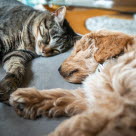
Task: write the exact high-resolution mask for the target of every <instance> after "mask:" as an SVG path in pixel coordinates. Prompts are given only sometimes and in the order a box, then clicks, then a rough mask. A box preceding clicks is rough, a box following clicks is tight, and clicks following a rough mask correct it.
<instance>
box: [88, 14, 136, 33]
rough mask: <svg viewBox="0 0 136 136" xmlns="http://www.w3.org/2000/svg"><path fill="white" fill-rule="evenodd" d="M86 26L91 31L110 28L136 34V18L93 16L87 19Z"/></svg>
mask: <svg viewBox="0 0 136 136" xmlns="http://www.w3.org/2000/svg"><path fill="white" fill-rule="evenodd" d="M85 24H86V28H87V29H88V30H90V31H92V30H100V29H108V30H113V31H114V30H116V31H120V32H124V33H127V34H132V35H134V34H136V18H135V19H134V20H126V19H117V18H109V17H107V16H98V17H92V18H89V19H87V20H86V23H85Z"/></svg>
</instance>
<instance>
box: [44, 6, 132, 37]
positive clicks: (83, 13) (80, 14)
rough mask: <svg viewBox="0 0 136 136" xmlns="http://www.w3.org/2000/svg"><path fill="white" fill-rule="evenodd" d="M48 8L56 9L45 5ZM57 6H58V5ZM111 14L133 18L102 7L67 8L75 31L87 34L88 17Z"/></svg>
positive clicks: (112, 15)
mask: <svg viewBox="0 0 136 136" xmlns="http://www.w3.org/2000/svg"><path fill="white" fill-rule="evenodd" d="M45 7H46V8H47V9H48V10H50V11H53V10H54V9H52V8H49V7H48V6H45ZM56 8H57V7H56ZM103 15H106V16H109V17H114V18H123V19H132V18H133V17H132V15H126V14H120V13H119V12H116V11H110V10H102V9H84V8H82V9H81V8H67V14H66V18H67V20H68V21H69V23H70V24H71V26H72V28H73V29H74V30H75V32H77V33H80V34H86V33H88V32H89V30H87V29H86V27H85V21H86V19H88V18H90V17H95V16H103Z"/></svg>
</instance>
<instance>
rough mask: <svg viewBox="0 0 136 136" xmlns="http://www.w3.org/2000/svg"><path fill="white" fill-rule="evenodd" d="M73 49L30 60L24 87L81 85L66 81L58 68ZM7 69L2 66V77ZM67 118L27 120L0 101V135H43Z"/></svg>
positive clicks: (0, 71)
mask: <svg viewBox="0 0 136 136" xmlns="http://www.w3.org/2000/svg"><path fill="white" fill-rule="evenodd" d="M70 52H71V51H68V52H66V53H63V54H60V55H57V56H54V57H49V58H46V57H40V58H36V59H35V60H33V61H32V62H30V63H29V64H28V66H27V68H26V76H25V79H24V84H23V85H22V87H36V88H38V89H41V90H42V89H52V88H65V89H74V88H77V87H79V86H81V85H77V84H71V83H68V82H66V81H65V80H64V79H63V78H62V77H61V76H60V74H59V72H58V68H59V66H60V65H61V63H62V62H63V60H64V59H65V58H67V57H68V56H69V54H70ZM4 74H5V71H4V70H3V68H2V66H1V67H0V79H2V78H3V76H4ZM64 119H66V118H55V119H49V118H46V117H44V118H40V119H37V120H26V119H23V118H21V117H18V116H17V115H16V113H15V111H14V110H13V109H12V107H9V106H7V105H5V104H2V103H0V136H24V135H25V136H43V135H47V134H48V133H49V132H51V131H53V130H54V129H55V127H57V125H58V124H60V122H61V121H62V120H64Z"/></svg>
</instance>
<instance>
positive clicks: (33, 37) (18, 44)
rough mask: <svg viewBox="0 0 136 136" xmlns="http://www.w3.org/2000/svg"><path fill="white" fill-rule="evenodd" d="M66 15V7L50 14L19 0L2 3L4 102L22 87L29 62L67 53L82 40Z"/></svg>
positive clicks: (1, 90) (0, 94) (0, 95)
mask: <svg viewBox="0 0 136 136" xmlns="http://www.w3.org/2000/svg"><path fill="white" fill-rule="evenodd" d="M65 14H66V7H64V6H63V7H60V8H59V9H57V10H56V11H55V12H54V13H50V12H49V11H47V10H45V11H39V10H35V9H33V8H32V7H29V6H26V5H24V4H22V3H21V2H17V1H16V0H1V1H0V59H1V60H2V63H3V67H4V69H5V71H6V76H5V77H4V78H3V79H2V80H1V81H0V101H1V102H2V101H3V102H7V101H8V99H9V95H10V94H11V92H13V91H14V90H16V89H17V88H18V87H20V85H21V83H22V80H23V77H24V74H25V64H26V63H27V62H28V61H30V60H32V59H34V58H35V57H38V56H53V55H57V54H59V53H62V52H65V51H67V50H68V49H70V48H71V47H72V46H73V45H74V42H75V41H76V40H77V39H80V36H79V35H77V34H76V33H75V32H74V31H73V29H72V28H71V27H70V25H69V23H68V21H67V20H66V19H65Z"/></svg>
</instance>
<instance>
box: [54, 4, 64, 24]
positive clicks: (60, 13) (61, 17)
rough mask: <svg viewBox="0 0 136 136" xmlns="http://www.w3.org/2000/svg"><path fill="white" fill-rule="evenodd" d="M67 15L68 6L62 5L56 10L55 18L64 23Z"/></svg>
mask: <svg viewBox="0 0 136 136" xmlns="http://www.w3.org/2000/svg"><path fill="white" fill-rule="evenodd" d="M65 15H66V7H65V6H62V7H60V8H59V9H57V10H56V11H55V12H54V16H55V20H56V21H57V22H58V23H60V25H63V22H64V19H65Z"/></svg>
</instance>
